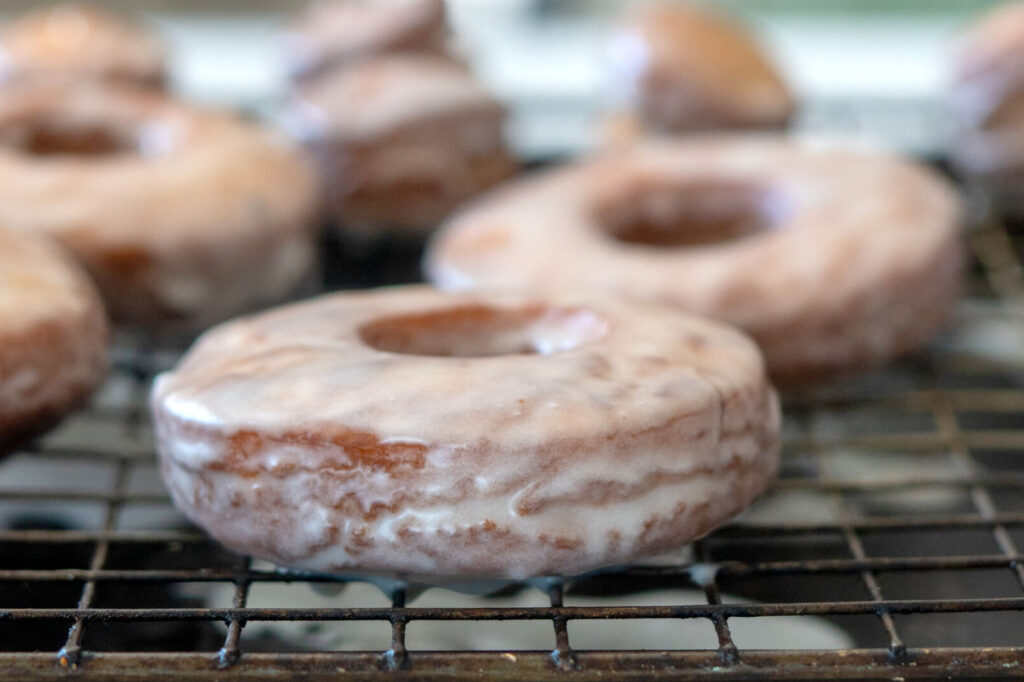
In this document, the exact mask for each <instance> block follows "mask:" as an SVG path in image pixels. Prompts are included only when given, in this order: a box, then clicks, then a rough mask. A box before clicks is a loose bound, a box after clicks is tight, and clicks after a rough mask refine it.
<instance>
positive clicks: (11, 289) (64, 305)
mask: <svg viewBox="0 0 1024 682" xmlns="http://www.w3.org/2000/svg"><path fill="white" fill-rule="evenodd" d="M106 351H107V322H106V317H105V315H104V313H103V307H102V305H101V304H100V300H99V296H98V295H97V294H96V291H95V289H94V288H93V285H92V283H91V282H89V279H88V277H86V275H85V273H83V272H82V271H81V269H80V268H79V267H78V265H76V264H75V263H74V262H72V260H71V259H70V258H69V257H68V256H67V255H66V254H65V253H64V252H63V251H62V250H61V249H59V248H58V247H57V246H56V245H55V244H53V243H51V242H50V241H49V240H46V239H43V238H42V237H37V236H35V235H30V234H23V233H20V232H14V231H11V230H5V229H0V454H3V453H6V452H8V451H10V450H12V449H13V448H15V447H17V446H18V445H21V444H22V443H24V442H26V441H28V440H30V439H31V438H33V437H35V436H37V435H39V434H41V433H42V432H43V431H45V430H47V429H48V428H50V427H51V426H53V425H55V424H56V423H57V422H58V421H59V420H60V418H61V417H62V416H64V414H66V413H67V412H68V411H69V410H71V409H72V408H74V407H76V406H77V405H78V404H79V403H81V402H82V401H83V400H84V399H85V398H86V397H87V396H88V395H89V393H91V392H92V390H93V389H94V388H95V387H96V385H97V384H98V383H99V381H100V379H102V378H103V375H104V373H105V371H106V367H107V362H106Z"/></svg>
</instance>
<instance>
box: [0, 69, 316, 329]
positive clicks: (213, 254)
mask: <svg viewBox="0 0 1024 682" xmlns="http://www.w3.org/2000/svg"><path fill="white" fill-rule="evenodd" d="M317 199H318V197H317V194H316V181H315V178H314V176H313V173H312V171H311V169H310V168H309V167H308V166H307V164H306V162H305V160H304V159H303V158H302V156H301V155H300V154H299V152H297V151H296V150H294V149H293V148H292V147H291V146H290V145H289V144H287V143H286V142H285V141H284V140H283V139H280V138H278V137H277V136H275V135H273V134H271V133H269V132H267V131H265V130H263V129H261V128H259V127H257V126H255V125H252V124H248V123H244V122H242V121H240V120H238V119H235V118H234V117H231V116H228V115H222V114H216V113H212V112H206V111H200V110H196V109H192V108H189V107H187V106H186V105H183V104H179V103H177V102H175V101H173V100H170V99H167V98H165V97H164V96H162V95H160V94H158V93H155V92H151V91H140V90H128V89H115V88H113V87H109V86H108V87H102V88H101V87H95V86H91V85H89V84H85V85H81V86H79V87H60V86H57V85H56V84H54V83H51V82H45V83H21V84H18V85H17V86H12V87H10V88H5V89H3V91H0V225H7V226H10V227H15V228H19V229H24V230H29V231H34V232H42V233H47V234H50V235H53V236H54V237H56V238H57V239H58V240H59V241H61V242H62V243H63V244H64V245H65V246H66V247H67V248H68V249H69V250H71V251H72V252H73V253H74V254H75V255H76V256H77V257H78V258H79V259H80V260H81V262H82V263H84V264H85V266H86V268H87V270H88V271H89V272H90V273H91V274H92V276H93V277H94V278H95V280H96V282H97V284H98V286H99V289H100V292H101V294H102V295H103V298H104V299H105V301H106V303H107V306H108V308H109V311H110V314H111V316H112V317H113V319H114V321H115V322H117V323H119V324H122V325H125V326H129V327H142V328H146V329H150V330H158V331H170V330H191V329H195V328H198V327H202V326H204V325H206V324H209V323H210V322H213V321H217V320H221V319H224V318H225V317H228V316H230V315H233V314H236V313H238V312H240V311H241V310H244V309H246V308H248V307H250V306H253V305H256V304H259V303H261V302H264V301H267V300H271V299H274V298H278V297H281V296H283V295H285V294H287V293H288V292H289V290H291V289H294V288H295V287H296V285H297V284H298V283H299V282H301V281H302V280H303V278H304V277H305V276H306V274H307V273H308V272H309V270H310V267H311V266H312V264H313V260H314V254H315V251H314V235H313V228H314V227H315V225H314V222H315V221H314V217H315V216H314V214H315V211H316V202H317Z"/></svg>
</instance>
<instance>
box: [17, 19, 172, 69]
mask: <svg viewBox="0 0 1024 682" xmlns="http://www.w3.org/2000/svg"><path fill="white" fill-rule="evenodd" d="M53 76H56V77H65V78H67V79H69V80H71V79H77V78H81V77H85V78H91V79H97V80H105V81H115V82H120V83H122V84H133V85H141V86H146V87H162V86H163V84H164V80H165V77H166V55H165V51H164V47H163V44H162V43H161V41H160V40H159V39H158V38H157V37H156V36H155V35H154V34H153V33H152V32H150V31H149V30H147V29H146V28H144V27H143V26H141V25H140V24H136V23H133V22H131V21H130V20H128V19H126V18H124V17H121V16H117V15H113V14H110V13H109V12H107V11H106V10H103V9H101V8H100V7H96V6H92V5H82V4H75V3H64V4H60V5H55V6H52V7H47V8H44V9H40V10H36V11H34V12H29V13H28V14H25V15H23V16H21V17H19V18H17V19H15V21H13V22H11V23H10V24H8V25H7V26H5V27H4V28H3V29H2V30H0V82H2V81H7V80H18V79H22V78H38V77H53Z"/></svg>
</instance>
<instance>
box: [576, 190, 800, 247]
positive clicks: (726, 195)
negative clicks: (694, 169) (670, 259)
mask: <svg viewBox="0 0 1024 682" xmlns="http://www.w3.org/2000/svg"><path fill="white" fill-rule="evenodd" d="M781 212H782V206H781V202H780V201H779V196H778V193H777V192H775V191H773V190H772V189H771V188H769V187H767V186H765V185H763V184H758V183H754V182H742V181H731V180H705V181H701V182H692V181H691V182H686V183H682V184H679V183H673V182H666V181H664V180H650V179H647V180H645V181H643V182H641V183H638V184H634V183H627V184H626V187H625V191H621V192H620V193H617V194H615V195H614V196H613V197H612V198H611V199H610V200H605V201H602V202H600V203H599V204H598V205H597V206H595V209H594V219H595V221H596V222H597V223H598V224H599V225H601V227H602V228H603V229H604V230H605V232H606V234H607V235H608V236H610V237H611V238H612V239H614V240H616V241H619V242H624V243H626V244H635V245H638V246H649V247H657V248H672V247H687V246H702V245H709V244H718V243H722V242H728V241H732V240H736V239H741V238H744V237H749V236H752V235H755V234H758V233H760V232H763V231H764V230H767V229H769V228H770V227H772V225H774V224H777V223H778V222H779V220H780V217H781V216H780V213H781Z"/></svg>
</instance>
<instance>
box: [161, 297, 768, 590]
mask: <svg viewBox="0 0 1024 682" xmlns="http://www.w3.org/2000/svg"><path fill="white" fill-rule="evenodd" d="M151 404H152V409H153V414H154V417H155V426H156V434H157V446H158V451H159V453H160V458H161V469H162V472H163V476H164V480H165V481H166V483H167V486H168V488H169V489H170V491H171V494H172V496H173V497H174V501H175V502H176V504H177V505H178V506H179V507H180V508H181V509H182V510H183V511H184V512H185V513H186V514H187V515H188V516H189V517H190V518H191V519H192V520H193V521H195V522H196V523H197V524H199V525H200V526H202V527H203V528H205V529H206V530H207V531H208V532H209V533H210V534H211V535H213V536H214V537H215V538H216V539H218V540H220V541H221V542H223V543H224V544H225V545H227V546H228V547H230V548H232V549H233V550H235V551H238V552H242V553H247V554H252V555H254V556H259V557H263V558H266V559H269V560H271V561H274V562H276V563H278V564H281V565H285V566H293V567H297V568H302V569H310V570H315V571H327V572H339V571H340V572H349V571H352V572H365V573H372V574H379V575H390V576H400V577H403V578H409V579H422V580H427V581H431V582H434V581H437V580H441V579H444V578H452V579H456V578H458V579H468V578H482V577H495V578H525V577H528V576H534V575H551V574H564V575H567V574H575V573H579V572H580V571H584V570H587V569H589V568H594V567H597V566H603V565H609V564H617V563H621V562H625V561H628V560H630V559H632V558H634V557H638V556H642V555H646V554H651V553H658V552H662V551H665V550H667V549H670V548H675V547H678V546H681V545H683V544H684V543H687V542H689V541H691V540H693V539H695V538H697V537H700V536H701V535H704V534H705V533H707V532H709V531H710V530H711V529H712V528H713V527H715V526H717V525H719V524H721V523H723V522H724V521H725V520H726V519H728V518H730V517H731V516H733V515H734V514H736V513H738V512H739V511H740V510H741V509H743V508H744V507H745V506H747V505H748V504H749V503H750V502H751V501H752V500H753V499H754V498H755V497H756V496H757V495H759V494H760V493H761V492H762V491H764V489H765V488H766V486H767V485H768V483H769V482H770V480H771V478H772V477H773V475H774V473H775V470H776V466H777V463H778V450H779V412H778V405H777V400H776V397H775V392H774V390H772V389H771V387H770V386H769V385H768V384H767V383H766V381H765V377H764V369H763V363H762V359H761V356H760V353H758V351H757V348H756V347H755V346H754V344H753V343H752V342H751V341H750V340H749V339H747V338H746V337H745V336H744V335H742V334H740V333H738V332H736V331H734V330H732V329H730V328H728V327H725V326H724V325H720V324H718V323H714V322H710V321H706V320H701V319H697V318H693V317H689V316H686V315H682V314H680V313H678V312H677V311H673V310H670V309H666V308H663V307H662V306H658V305H654V304H637V303H633V302H628V303H627V302H622V301H619V300H617V299H615V298H611V297H602V298H600V299H594V298H579V297H576V296H557V295H546V296H543V297H538V296H532V295H520V294H502V295H483V294H480V295H477V294H446V293H441V292H438V291H435V290H432V289H428V288H426V287H401V288H393V289H383V290H377V291H371V292H368V293H366V292H362V293H350V294H334V295H330V296H325V297H323V298H320V299H316V300H313V301H310V302H306V303H301V304H295V305H291V306H287V307H284V308H280V309H278V310H276V311H272V312H268V313H264V314H261V315H258V316H254V317H250V318H246V319H242V320H239V321H235V322H230V323H227V324H225V325H222V326H220V327H217V328H215V329H214V330H212V331H209V332H207V333H206V334H205V335H204V336H203V337H201V338H200V340H199V341H198V342H197V343H196V345H195V346H194V347H193V348H192V349H191V350H190V351H189V353H188V354H187V355H186V356H185V358H184V359H183V360H182V362H181V363H180V364H179V365H178V367H177V368H176V369H175V370H173V371H172V372H170V373H167V374H164V375H162V376H160V377H158V379H157V381H156V383H155V385H154V388H153V393H152V399H151Z"/></svg>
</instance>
